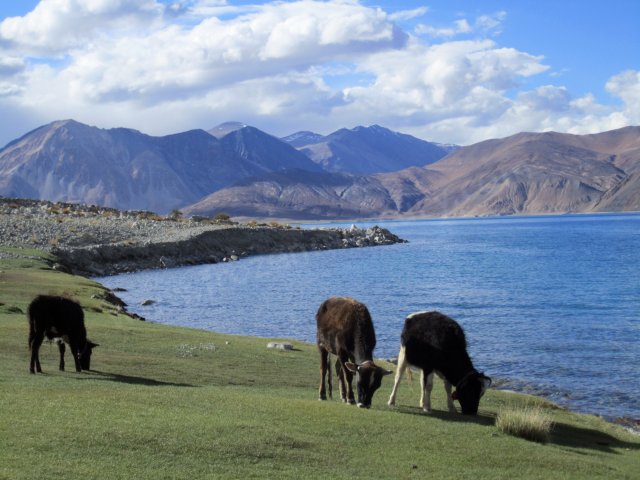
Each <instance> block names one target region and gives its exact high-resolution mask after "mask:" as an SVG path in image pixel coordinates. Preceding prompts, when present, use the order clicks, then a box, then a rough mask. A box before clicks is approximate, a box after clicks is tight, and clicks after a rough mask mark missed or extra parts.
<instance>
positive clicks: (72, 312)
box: [28, 295, 98, 373]
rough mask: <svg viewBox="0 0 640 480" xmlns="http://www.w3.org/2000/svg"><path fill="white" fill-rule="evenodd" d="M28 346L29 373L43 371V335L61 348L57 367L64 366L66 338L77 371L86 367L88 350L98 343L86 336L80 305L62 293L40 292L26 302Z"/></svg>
mask: <svg viewBox="0 0 640 480" xmlns="http://www.w3.org/2000/svg"><path fill="white" fill-rule="evenodd" d="M28 316H29V349H30V350H31V363H30V364H29V371H30V372H31V373H36V370H37V371H38V372H40V373H41V372H42V368H41V367H40V358H39V351H40V345H42V342H43V340H44V337H45V336H46V337H47V338H48V339H49V340H52V339H56V342H57V343H58V348H59V350H60V370H64V352H65V346H64V344H65V342H66V343H68V344H69V347H71V353H72V354H73V360H74V362H75V365H76V371H78V372H80V371H81V370H89V369H90V367H91V351H92V349H93V348H94V347H97V346H98V345H97V344H96V343H93V342H91V341H90V340H89V339H87V331H86V329H85V326H84V313H83V312H82V307H80V305H78V304H77V303H76V302H74V301H72V300H69V299H67V298H63V297H56V296H50V295H39V296H37V297H36V298H35V299H34V300H33V301H32V302H31V304H30V305H29V310H28Z"/></svg>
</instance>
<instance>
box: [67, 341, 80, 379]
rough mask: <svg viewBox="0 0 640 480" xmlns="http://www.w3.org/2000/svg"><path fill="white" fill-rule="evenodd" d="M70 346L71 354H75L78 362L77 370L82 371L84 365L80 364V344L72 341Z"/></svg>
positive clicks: (74, 356) (74, 358)
mask: <svg viewBox="0 0 640 480" xmlns="http://www.w3.org/2000/svg"><path fill="white" fill-rule="evenodd" d="M69 346H70V347H71V354H72V355H73V360H74V361H75V362H76V372H81V371H82V367H81V366H80V359H79V358H78V353H80V352H79V351H78V344H77V343H76V342H73V341H72V342H70V343H69Z"/></svg>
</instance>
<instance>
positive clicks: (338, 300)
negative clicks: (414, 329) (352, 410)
mask: <svg viewBox="0 0 640 480" xmlns="http://www.w3.org/2000/svg"><path fill="white" fill-rule="evenodd" d="M316 323H317V327H318V332H317V343H318V350H319V351H320V400H326V399H327V395H326V390H325V377H326V375H327V372H328V373H329V378H328V380H329V397H331V389H332V388H331V368H330V367H329V354H330V353H332V354H334V355H336V357H337V360H336V375H338V381H339V385H340V396H341V398H342V401H343V402H345V403H350V404H353V403H355V399H354V395H353V388H352V386H351V383H352V380H353V374H354V373H355V374H356V385H357V387H358V407H363V408H369V407H370V406H371V400H372V399H373V394H374V393H375V391H376V390H377V389H378V388H379V387H380V385H381V383H382V377H383V376H385V375H388V374H390V373H391V372H390V371H388V370H385V369H383V368H382V367H379V366H378V365H376V364H375V363H374V362H373V349H374V348H375V346H376V334H375V331H374V329H373V322H372V320H371V315H370V314H369V310H368V309H367V307H366V306H365V305H364V304H362V303H360V302H358V301H356V300H354V299H353V298H345V297H333V298H329V299H328V300H325V301H324V302H323V303H322V305H320V308H319V309H318V313H317V314H316Z"/></svg>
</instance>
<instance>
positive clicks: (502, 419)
mask: <svg viewBox="0 0 640 480" xmlns="http://www.w3.org/2000/svg"><path fill="white" fill-rule="evenodd" d="M552 425H553V422H552V421H551V416H550V415H549V413H548V412H545V411H544V410H543V409H542V408H540V407H535V406H526V407H520V408H516V407H503V408H501V409H500V410H499V411H498V416H497V417H496V427H498V430H500V431H501V432H504V433H507V434H509V435H513V436H515V437H520V438H524V439H526V440H532V441H534V442H540V443H546V442H547V441H548V439H549V433H550V432H551V427H552Z"/></svg>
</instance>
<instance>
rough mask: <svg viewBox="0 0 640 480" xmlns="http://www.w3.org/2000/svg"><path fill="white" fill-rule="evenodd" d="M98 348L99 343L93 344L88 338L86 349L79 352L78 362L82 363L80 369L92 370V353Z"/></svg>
mask: <svg viewBox="0 0 640 480" xmlns="http://www.w3.org/2000/svg"><path fill="white" fill-rule="evenodd" d="M98 346H99V345H98V344H97V343H93V342H92V341H91V340H89V339H88V338H87V342H86V343H85V344H84V348H83V349H82V350H80V351H79V352H78V360H79V361H80V367H81V368H82V370H91V352H92V350H93V349H94V348H95V347H98Z"/></svg>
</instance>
